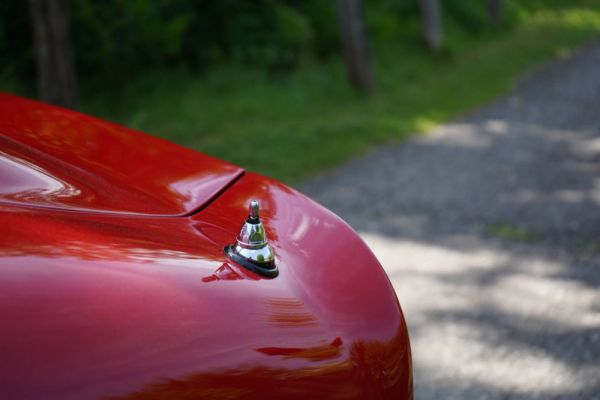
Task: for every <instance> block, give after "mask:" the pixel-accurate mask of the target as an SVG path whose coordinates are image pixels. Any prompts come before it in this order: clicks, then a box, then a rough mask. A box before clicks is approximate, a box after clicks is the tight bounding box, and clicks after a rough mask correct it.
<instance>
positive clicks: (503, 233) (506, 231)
mask: <svg viewBox="0 0 600 400" xmlns="http://www.w3.org/2000/svg"><path fill="white" fill-rule="evenodd" d="M487 232H488V234H490V235H491V236H495V237H497V238H500V239H503V240H509V241H513V242H530V241H533V240H534V239H535V235H534V234H533V233H532V232H529V231H528V230H526V229H523V228H521V227H518V226H516V225H512V224H509V223H506V222H498V223H495V224H491V225H489V226H488V227H487Z"/></svg>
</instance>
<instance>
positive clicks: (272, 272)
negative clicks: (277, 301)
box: [224, 245, 279, 279]
mask: <svg viewBox="0 0 600 400" xmlns="http://www.w3.org/2000/svg"><path fill="white" fill-rule="evenodd" d="M224 250H225V254H227V255H228V256H229V258H231V259H232V260H233V261H234V262H235V263H236V264H239V265H241V266H242V267H244V268H246V269H249V270H250V271H252V272H254V273H256V274H258V275H261V276H264V277H265V278H270V279H272V278H275V277H276V276H277V275H279V270H278V269H277V265H275V262H271V263H261V264H256V263H253V262H252V261H250V260H248V259H247V258H245V257H242V256H241V255H239V254H238V253H237V252H236V251H235V249H234V247H233V245H227V246H225V249H224Z"/></svg>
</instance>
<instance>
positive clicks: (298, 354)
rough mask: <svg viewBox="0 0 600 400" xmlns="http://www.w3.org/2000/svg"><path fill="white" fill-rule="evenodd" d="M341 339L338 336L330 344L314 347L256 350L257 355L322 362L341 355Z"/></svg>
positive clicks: (263, 348)
mask: <svg viewBox="0 0 600 400" xmlns="http://www.w3.org/2000/svg"><path fill="white" fill-rule="evenodd" d="M341 346H342V338H340V337H339V336H338V337H336V338H335V339H333V340H332V341H331V343H328V344H324V345H321V346H314V347H304V348H301V347H262V348H259V349H256V351H258V352H259V353H263V354H266V355H269V356H283V357H284V358H304V359H306V360H310V361H323V360H327V359H330V358H335V357H338V356H339V355H340V354H341Z"/></svg>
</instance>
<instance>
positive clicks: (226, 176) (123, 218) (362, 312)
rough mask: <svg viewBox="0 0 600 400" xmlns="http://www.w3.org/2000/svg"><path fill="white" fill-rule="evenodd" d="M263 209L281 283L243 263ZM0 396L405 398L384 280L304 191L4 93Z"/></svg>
mask: <svg viewBox="0 0 600 400" xmlns="http://www.w3.org/2000/svg"><path fill="white" fill-rule="evenodd" d="M251 199H258V200H259V202H260V204H261V206H262V214H261V216H262V219H263V222H264V224H265V226H266V231H267V234H268V237H269V239H270V243H271V245H272V247H273V249H274V251H275V254H276V259H277V266H278V269H279V275H278V276H277V277H276V278H274V279H265V278H263V277H261V276H259V275H256V274H254V273H253V272H250V271H249V270H246V269H245V268H243V267H241V266H240V265H237V264H235V263H233V262H232V261H231V260H230V259H229V258H228V257H227V256H226V254H225V253H224V251H223V248H224V246H225V245H227V244H228V243H231V242H232V241H234V239H235V236H236V234H237V232H238V231H239V228H240V225H241V224H242V222H243V221H244V219H245V217H246V212H247V205H248V203H249V202H250V200H251ZM0 226H1V228H2V230H1V235H0V320H1V321H2V325H1V329H0V355H1V357H0V398H2V399H46V400H47V399H98V398H101V399H107V398H108V399H171V398H172V399H197V398H198V399H207V398H208V399H238V398H239V399H262V400H264V399H281V398H288V399H308V398H328V399H411V398H412V371H411V356H410V348H409V341H408V334H407V328H406V324H405V321H404V318H403V315H402V312H401V309H400V306H399V304H398V301H397V299H396V296H395V294H394V290H393V288H392V286H391V284H390V282H389V280H388V278H387V276H386V275H385V273H384V271H383V269H382V268H381V266H380V265H379V263H378V261H377V260H376V259H375V257H374V256H373V254H372V253H371V252H370V251H369V249H368V248H367V247H366V246H365V244H364V243H363V242H362V241H361V239H360V238H359V237H358V236H357V235H356V234H355V233H354V232H353V231H352V229H351V228H350V227H349V226H348V225H347V224H345V223H344V222H343V221H342V220H340V219H339V218H338V217H336V216H335V215H333V214H332V213H331V212H329V211H328V210H326V209H324V208H323V207H321V206H319V205H317V204H315V203H314V202H313V201H311V200H309V199H308V198H306V197H305V196H303V195H302V194H300V193H298V192H297V191H295V190H293V189H291V188H289V187H287V186H285V185H283V184H281V183H279V182H276V181H274V180H271V179H268V178H265V177H262V176H259V175H257V174H253V173H248V172H245V171H244V170H242V169H241V168H238V167H236V166H233V165H231V164H228V163H226V162H223V161H220V160H216V159H213V158H210V157H208V156H206V155H203V154H200V153H197V152H194V151H192V150H189V149H185V148H183V147H180V146H177V145H174V144H172V143H169V142H166V141H164V140H161V139H158V138H154V137H151V136H148V135H145V134H143V133H140V132H137V131H133V130H131V129H127V128H124V127H121V126H118V125H115V124H112V123H108V122H104V121H100V120H98V119H95V118H92V117H88V116H85V115H82V114H79V113H76V112H72V111H68V110H64V109H61V108H58V107H53V106H49V105H45V104H41V103H38V102H35V101H31V100H26V99H22V98H18V97H14V96H11V95H3V94H0Z"/></svg>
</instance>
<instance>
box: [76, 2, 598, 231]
mask: <svg viewBox="0 0 600 400" xmlns="http://www.w3.org/2000/svg"><path fill="white" fill-rule="evenodd" d="M523 18H524V20H523V21H522V22H520V23H519V24H518V25H517V26H515V28H514V29H513V30H511V31H508V32H504V31H502V32H491V33H490V34H489V35H485V36H480V35H476V36H471V37H469V36H465V37H463V38H461V40H462V42H457V43H456V45H455V47H454V49H453V53H452V54H444V55H442V56H441V57H434V58H432V57H431V56H430V55H429V54H428V53H427V52H426V51H421V50H420V48H419V47H418V46H417V45H415V44H414V43H412V42H406V41H402V40H397V41H395V42H392V41H390V43H389V45H388V46H380V50H379V51H378V52H377V54H376V58H375V61H376V63H375V75H376V76H377V91H376V92H375V93H374V94H373V96H371V97H369V98H364V97H362V96H359V95H357V94H356V93H354V92H353V91H352V89H351V88H349V87H348V85H347V83H346V79H345V75H344V69H343V66H342V64H341V62H340V60H339V59H337V58H332V59H331V60H329V61H327V62H319V63H313V64H307V65H303V66H302V68H299V69H298V70H296V71H295V72H292V73H290V74H288V75H285V76H280V77H278V78H277V79H273V77H272V76H271V75H269V73H268V72H266V71H265V70H264V69H262V68H260V67H254V68H250V67H240V66H236V65H229V66H223V67H221V68H218V69H214V70H212V71H209V72H207V73H206V74H205V75H203V76H200V77H199V76H197V75H194V74H190V73H189V72H186V71H182V70H168V71H162V72H159V71H157V72H154V73H152V74H146V75H144V76H143V77H140V78H139V79H136V80H133V81H132V82H131V83H129V84H128V85H127V86H126V87H125V93H124V94H123V95H122V96H119V99H120V101H121V103H119V102H116V101H115V97H114V96H108V95H104V96H98V94H97V93H94V94H93V96H88V97H87V98H88V102H87V103H86V104H85V106H86V108H85V111H87V112H90V113H92V114H97V115H99V116H101V117H104V118H108V119H112V120H116V121H118V122H121V123H123V124H125V125H129V126H132V127H135V128H138V129H141V130H144V131H147V132H151V133H153V134H156V135H159V136H163V137H165V138H167V139H170V140H173V141H176V142H179V143H181V144H183V145H185V146H189V147H192V148H196V149H198V150H200V151H202V152H205V153H208V154H211V155H214V156H217V157H219V158H223V159H225V160H229V161H231V162H233V163H235V164H238V165H242V166H244V168H248V169H250V170H254V171H258V172H261V173H264V174H267V175H271V176H273V177H276V178H279V179H282V180H284V181H287V182H292V183H293V182H297V181H299V180H301V179H302V178H304V177H306V176H308V175H310V174H313V173H316V172H319V171H322V170H323V169H325V168H329V167H332V166H335V165H337V164H339V163H340V162H343V161H344V160H347V159H348V158H350V157H353V156H355V155H358V154H361V153H363V152H365V151H366V150H367V149H369V148H370V147H371V146H373V145H374V144H380V143H384V142H386V141H393V140H400V139H402V138H404V137H406V136H407V135H409V134H413V133H415V132H422V131H426V130H428V129H430V128H431V127H432V126H435V125H436V124H437V123H440V122H443V121H446V120H448V119H451V118H454V117H455V116H456V115H458V114H460V113H464V112H466V111H468V110H469V109H471V108H473V107H477V106H479V105H480V104H482V103H484V102H486V101H489V100H490V99H492V98H493V97H494V96H497V95H498V94H500V93H503V92H505V91H507V90H509V89H510V88H511V86H512V84H513V80H514V77H515V76H517V75H518V74H519V73H521V72H522V71H523V70H525V69H528V68H531V67H533V66H535V65H537V63H539V62H540V61H541V60H545V59H548V58H552V57H562V56H564V54H565V52H566V49H570V48H572V47H573V46H575V45H578V44H580V43H582V41H584V40H586V39H588V38H590V37H592V36H593V35H595V34H597V33H598V32H599V31H600V5H598V6H596V7H588V8H586V7H581V8H580V7H572V8H566V9H562V8H561V9H556V10H552V9H550V10H546V9H542V10H539V11H533V12H531V13H530V14H528V15H527V16H525V17H523ZM249 137H258V138H260V146H259V148H258V149H257V148H256V147H253V146H248V138H249ZM509 228H510V227H509ZM509 228H507V227H504V226H498V227H492V228H491V229H492V231H491V233H492V234H495V235H500V236H503V237H510V238H521V237H524V236H523V234H522V232H518V231H516V230H514V229H509Z"/></svg>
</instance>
